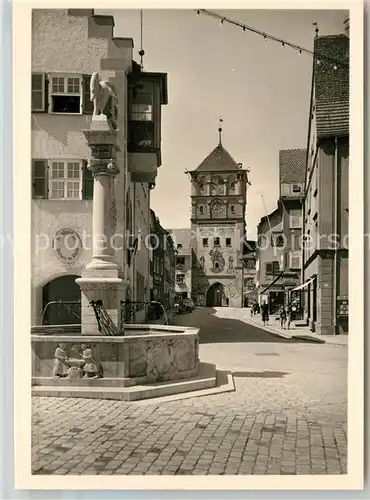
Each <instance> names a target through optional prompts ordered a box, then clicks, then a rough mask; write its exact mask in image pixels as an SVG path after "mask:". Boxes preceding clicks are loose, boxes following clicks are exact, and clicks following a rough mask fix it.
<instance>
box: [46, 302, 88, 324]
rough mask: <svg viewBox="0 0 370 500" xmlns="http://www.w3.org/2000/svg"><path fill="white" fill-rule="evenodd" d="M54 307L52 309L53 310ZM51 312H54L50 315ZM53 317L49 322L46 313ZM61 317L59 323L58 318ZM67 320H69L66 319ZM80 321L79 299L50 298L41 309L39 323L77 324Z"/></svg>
mask: <svg viewBox="0 0 370 500" xmlns="http://www.w3.org/2000/svg"><path fill="white" fill-rule="evenodd" d="M53 309H54V311H53ZM51 312H53V313H54V314H53V315H51ZM46 313H48V314H50V316H52V317H54V318H55V321H53V322H52V323H49V321H48V315H46ZM60 319H62V321H61V323H59V321H58V320H60ZM68 320H69V321H68ZM79 323H81V301H80V300H52V301H50V302H48V303H47V304H46V306H45V307H44V310H43V311H42V316H41V324H42V325H48V324H54V325H56V324H79Z"/></svg>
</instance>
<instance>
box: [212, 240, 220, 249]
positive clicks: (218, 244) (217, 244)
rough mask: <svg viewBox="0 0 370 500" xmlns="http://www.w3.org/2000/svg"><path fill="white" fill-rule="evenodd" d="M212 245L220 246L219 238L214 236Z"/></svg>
mask: <svg viewBox="0 0 370 500" xmlns="http://www.w3.org/2000/svg"><path fill="white" fill-rule="evenodd" d="M213 245H214V246H215V247H219V246H220V238H214V239H213Z"/></svg>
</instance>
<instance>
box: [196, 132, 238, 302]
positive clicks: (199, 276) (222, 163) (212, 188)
mask: <svg viewBox="0 0 370 500" xmlns="http://www.w3.org/2000/svg"><path fill="white" fill-rule="evenodd" d="M219 132H220V141H219V144H218V145H217V147H216V148H215V149H214V150H213V151H212V152H211V153H210V154H209V155H208V156H207V157H206V158H205V160H204V161H203V162H202V163H201V164H200V165H199V166H198V167H197V168H196V169H195V170H193V171H191V172H189V174H190V178H191V209H192V212H191V235H192V237H191V240H190V246H191V251H192V283H191V287H192V298H193V300H194V302H195V303H196V304H197V305H200V306H209V307H214V306H231V307H242V306H243V263H242V255H243V243H244V238H245V237H246V224H245V212H246V203H247V196H246V187H247V182H248V176H247V170H245V169H243V168H242V165H241V164H238V163H236V161H235V160H234V159H233V158H232V157H231V155H230V154H229V153H228V152H227V151H226V149H225V148H224V147H223V145H222V143H221V129H220V130H219Z"/></svg>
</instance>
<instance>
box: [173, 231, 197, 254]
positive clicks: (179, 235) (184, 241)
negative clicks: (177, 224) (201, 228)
mask: <svg viewBox="0 0 370 500" xmlns="http://www.w3.org/2000/svg"><path fill="white" fill-rule="evenodd" d="M167 231H168V232H169V233H170V235H171V238H172V241H173V242H174V245H175V247H176V248H177V245H182V247H181V248H179V249H178V250H179V252H180V253H181V251H182V252H186V251H187V250H189V249H190V240H191V237H192V231H191V229H190V228H182V229H167Z"/></svg>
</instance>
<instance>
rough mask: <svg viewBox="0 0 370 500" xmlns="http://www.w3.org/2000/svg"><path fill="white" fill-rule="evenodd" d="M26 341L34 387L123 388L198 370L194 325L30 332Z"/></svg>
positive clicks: (192, 374)
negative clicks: (101, 332) (108, 332)
mask: <svg viewBox="0 0 370 500" xmlns="http://www.w3.org/2000/svg"><path fill="white" fill-rule="evenodd" d="M31 344H32V385H33V386H35V387H37V386H38V387H40V386H48V387H81V388H82V387H90V388H93V387H95V388H97V389H98V388H99V387H101V388H103V387H122V388H124V387H132V386H136V385H143V384H153V383H158V382H168V381H176V380H182V379H189V378H192V377H196V376H197V374H198V370H199V333H198V329H196V328H184V327H174V326H163V325H127V326H126V327H125V334H124V335H123V336H115V337H108V336H96V335H91V336H88V335H83V336H82V335H71V334H70V333H69V334H67V335H61V334H60V333H58V334H57V335H38V334H32V335H31ZM71 363H72V364H73V366H75V367H76V368H75V369H74V370H72V374H73V376H70V375H71ZM77 370H79V376H78V374H77Z"/></svg>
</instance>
